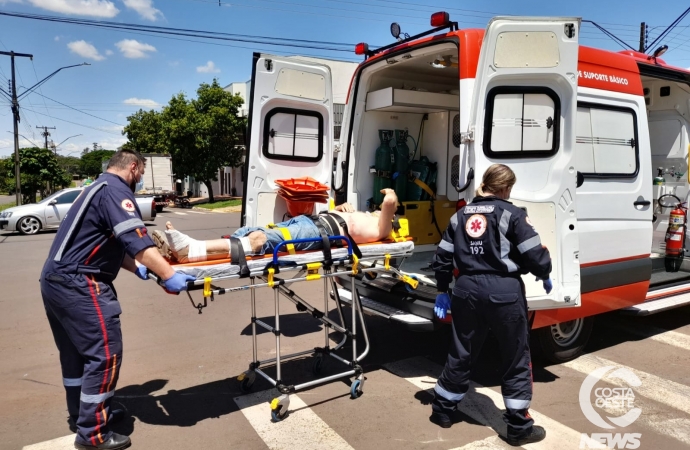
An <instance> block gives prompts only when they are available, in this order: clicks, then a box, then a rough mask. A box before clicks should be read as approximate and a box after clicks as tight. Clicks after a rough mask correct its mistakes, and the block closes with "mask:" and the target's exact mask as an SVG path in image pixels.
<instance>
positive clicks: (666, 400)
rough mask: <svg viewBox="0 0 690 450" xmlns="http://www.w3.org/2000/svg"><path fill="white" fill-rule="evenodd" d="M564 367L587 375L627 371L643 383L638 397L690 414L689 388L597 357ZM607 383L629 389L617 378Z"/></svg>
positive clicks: (639, 387) (639, 388)
mask: <svg viewBox="0 0 690 450" xmlns="http://www.w3.org/2000/svg"><path fill="white" fill-rule="evenodd" d="M563 366H565V367H568V368H570V369H573V370H576V371H578V372H580V373H584V374H587V375H589V374H590V373H591V372H592V371H594V370H595V369H598V368H600V367H604V366H616V367H621V368H624V369H627V370H629V371H631V372H632V373H634V374H635V375H637V376H638V378H639V379H640V381H641V382H642V384H641V385H640V386H638V387H636V388H634V389H633V391H634V392H635V394H636V395H637V394H639V395H642V396H643V397H647V398H648V399H650V400H654V401H655V402H659V403H662V404H664V405H667V406H670V407H671V408H675V409H677V410H680V411H683V412H684V413H686V414H690V387H688V386H685V385H682V384H680V383H676V382H674V381H671V380H666V379H664V378H661V377H657V376H656V375H652V374H650V373H647V372H643V371H641V370H637V369H633V368H632V367H628V366H625V365H623V364H619V363H617V362H613V361H609V360H608V359H605V358H601V357H599V356H595V355H583V356H580V357H579V358H577V359H575V360H573V361H570V362H567V363H564V364H563ZM606 382H608V383H610V384H613V385H616V386H620V387H629V386H628V385H627V384H626V383H625V381H623V380H620V379H617V378H611V379H609V378H607V379H606Z"/></svg>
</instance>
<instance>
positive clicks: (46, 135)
mask: <svg viewBox="0 0 690 450" xmlns="http://www.w3.org/2000/svg"><path fill="white" fill-rule="evenodd" d="M36 128H43V133H41V136H43V138H44V139H45V143H46V144H45V145H46V146H45V148H46V150H47V149H48V136H50V133H49V132H48V130H54V129H55V127H46V126H42V127H39V126H36Z"/></svg>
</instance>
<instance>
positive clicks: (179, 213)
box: [173, 211, 187, 216]
mask: <svg viewBox="0 0 690 450" xmlns="http://www.w3.org/2000/svg"><path fill="white" fill-rule="evenodd" d="M173 213H175V214H177V215H178V216H186V215H187V213H183V212H177V211H173Z"/></svg>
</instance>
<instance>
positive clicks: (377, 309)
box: [331, 288, 434, 331]
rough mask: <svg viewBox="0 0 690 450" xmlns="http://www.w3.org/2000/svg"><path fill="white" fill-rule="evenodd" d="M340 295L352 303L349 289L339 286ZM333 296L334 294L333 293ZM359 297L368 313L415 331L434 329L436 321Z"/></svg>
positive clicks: (345, 300) (342, 298)
mask: <svg viewBox="0 0 690 450" xmlns="http://www.w3.org/2000/svg"><path fill="white" fill-rule="evenodd" d="M338 295H339V296H340V300H342V301H343V302H344V303H347V304H348V305H351V304H352V294H351V293H350V291H348V290H347V289H343V288H338ZM331 298H333V294H331ZM359 298H360V300H361V302H362V308H363V309H364V312H366V313H369V314H373V315H377V316H381V317H384V318H386V319H388V320H391V321H393V322H398V323H400V324H403V325H405V326H406V327H407V328H409V329H411V330H413V331H433V330H434V322H433V321H431V320H429V319H425V318H424V317H419V316H416V315H414V314H410V313H407V312H405V311H401V310H399V309H397V308H394V307H392V306H389V305H386V304H384V303H380V302H377V301H375V300H372V299H370V298H368V297H364V296H362V295H360V296H359Z"/></svg>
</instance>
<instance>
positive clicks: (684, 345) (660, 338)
mask: <svg viewBox="0 0 690 450" xmlns="http://www.w3.org/2000/svg"><path fill="white" fill-rule="evenodd" d="M626 324H630V325H631V326H629V327H628V326H626ZM626 324H621V323H616V324H615V325H614V327H616V328H617V329H619V330H624V331H625V332H627V333H631V334H634V335H636V336H640V337H643V338H645V339H651V340H653V341H656V342H661V343H662V344H667V345H671V346H673V347H677V348H680V349H683V350H690V336H688V335H687V334H683V333H679V332H677V331H669V330H665V329H663V328H657V327H652V326H644V327H640V326H639V325H638V326H634V325H633V324H632V322H626Z"/></svg>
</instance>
